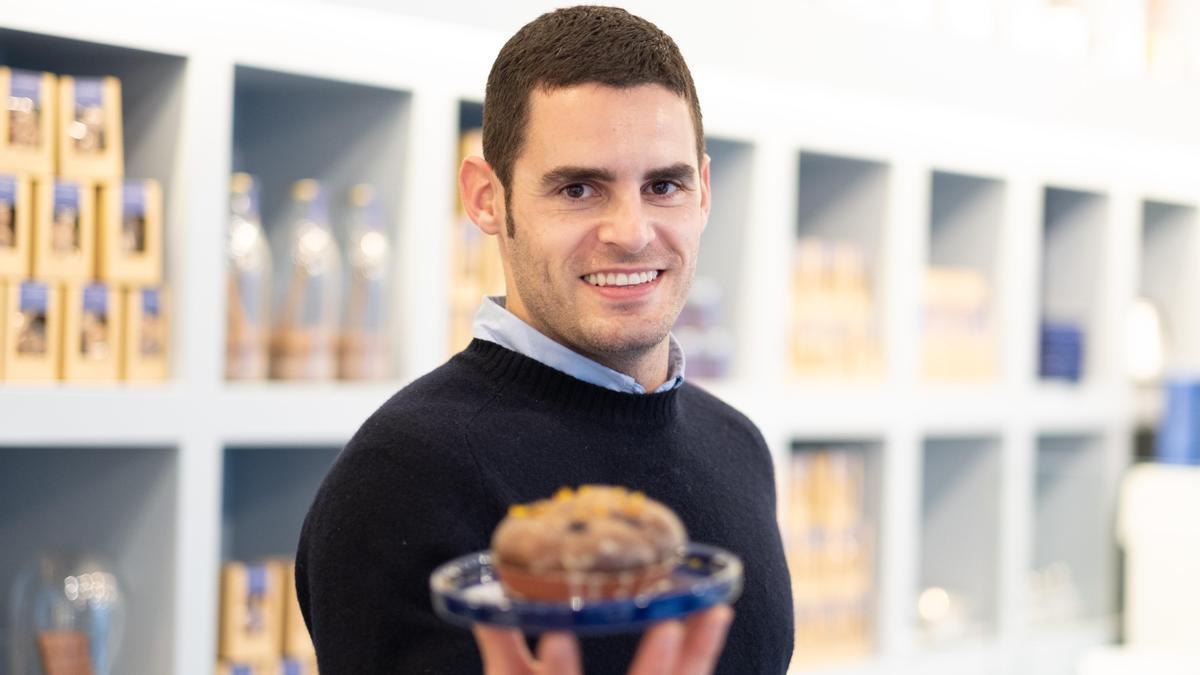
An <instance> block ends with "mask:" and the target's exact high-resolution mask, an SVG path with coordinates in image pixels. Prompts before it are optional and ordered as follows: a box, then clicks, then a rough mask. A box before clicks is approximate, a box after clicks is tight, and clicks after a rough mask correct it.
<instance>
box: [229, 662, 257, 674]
mask: <svg viewBox="0 0 1200 675" xmlns="http://www.w3.org/2000/svg"><path fill="white" fill-rule="evenodd" d="M231 670H232V671H233V672H232V673H231V674H230V675H254V669H252V668H251V667H250V666H243V665H240V664H239V665H236V666H234V667H233V668H232V669H231Z"/></svg>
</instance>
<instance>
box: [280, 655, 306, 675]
mask: <svg viewBox="0 0 1200 675" xmlns="http://www.w3.org/2000/svg"><path fill="white" fill-rule="evenodd" d="M283 675H304V669H303V668H301V667H300V663H299V662H298V661H293V660H291V659H288V660H286V661H284V662H283Z"/></svg>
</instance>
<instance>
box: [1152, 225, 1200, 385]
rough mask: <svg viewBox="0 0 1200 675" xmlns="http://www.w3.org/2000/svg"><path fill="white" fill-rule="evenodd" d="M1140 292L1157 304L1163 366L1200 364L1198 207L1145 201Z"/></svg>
mask: <svg viewBox="0 0 1200 675" xmlns="http://www.w3.org/2000/svg"><path fill="white" fill-rule="evenodd" d="M1141 232H1142V236H1141V260H1140V263H1141V264H1140V274H1139V277H1138V292H1139V294H1140V295H1141V296H1142V297H1145V298H1146V299H1148V300H1149V301H1150V302H1151V303H1153V304H1154V306H1155V307H1156V308H1157V309H1158V312H1159V316H1160V318H1161V320H1162V327H1163V334H1164V338H1165V342H1166V349H1165V353H1164V357H1165V358H1164V362H1163V367H1164V371H1166V372H1172V371H1179V370H1187V369H1194V368H1196V367H1197V366H1200V266H1197V265H1196V262H1195V261H1196V256H1197V255H1198V254H1200V223H1198V222H1197V220H1196V208H1195V207H1194V206H1185V205H1182V204H1171V203H1166V202H1160V201H1146V202H1143V203H1142V231H1141Z"/></svg>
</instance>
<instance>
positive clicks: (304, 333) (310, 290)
mask: <svg viewBox="0 0 1200 675" xmlns="http://www.w3.org/2000/svg"><path fill="white" fill-rule="evenodd" d="M277 231H278V232H279V233H280V235H279V236H280V237H281V239H280V240H279V241H280V246H281V249H276V250H277V251H279V250H282V253H283V255H282V256H281V257H282V260H283V264H282V265H280V268H279V270H278V271H277V273H276V292H275V330H274V334H273V335H272V355H271V375H272V376H273V377H276V378H279V379H284V380H327V379H332V378H333V377H334V375H335V374H336V365H337V364H336V359H335V350H336V340H337V334H338V326H339V323H340V312H339V305H340V303H341V302H342V294H341V285H342V283H341V282H342V276H341V275H342V265H341V258H340V255H339V253H338V245H337V242H336V241H335V240H334V238H333V230H332V229H331V228H330V226H329V204H328V202H327V201H326V198H325V194H324V192H323V191H322V189H321V185H320V184H319V183H318V182H317V181H315V180H312V179H304V180H300V181H296V183H295V184H294V185H293V186H292V198H291V205H290V206H289V208H288V212H287V216H286V218H285V220H284V222H283V223H282V227H280V228H278V230H277Z"/></svg>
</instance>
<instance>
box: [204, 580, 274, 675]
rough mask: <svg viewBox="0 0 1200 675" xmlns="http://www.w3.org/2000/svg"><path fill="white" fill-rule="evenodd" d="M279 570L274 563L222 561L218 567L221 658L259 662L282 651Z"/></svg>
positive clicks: (269, 659)
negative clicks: (249, 563)
mask: <svg viewBox="0 0 1200 675" xmlns="http://www.w3.org/2000/svg"><path fill="white" fill-rule="evenodd" d="M283 583H284V581H283V570H282V568H281V566H280V564H279V563H278V562H273V561H267V562H262V563H256V564H253V565H248V564H244V563H239V562H231V563H226V564H225V565H224V567H222V569H221V626H220V639H219V645H218V647H217V649H218V654H219V656H220V657H221V658H222V659H226V660H228V661H231V662H247V663H263V662H273V661H277V660H278V659H279V655H280V654H282V653H283V598H284V593H283Z"/></svg>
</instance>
